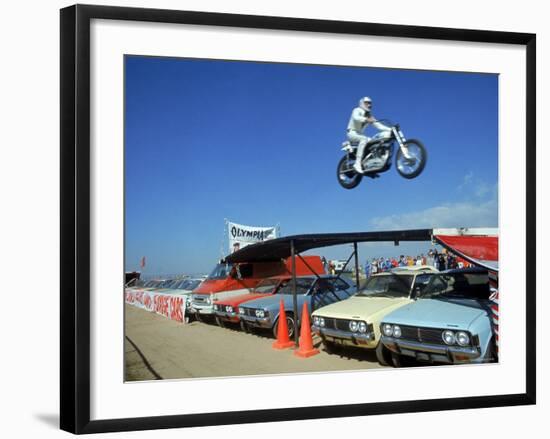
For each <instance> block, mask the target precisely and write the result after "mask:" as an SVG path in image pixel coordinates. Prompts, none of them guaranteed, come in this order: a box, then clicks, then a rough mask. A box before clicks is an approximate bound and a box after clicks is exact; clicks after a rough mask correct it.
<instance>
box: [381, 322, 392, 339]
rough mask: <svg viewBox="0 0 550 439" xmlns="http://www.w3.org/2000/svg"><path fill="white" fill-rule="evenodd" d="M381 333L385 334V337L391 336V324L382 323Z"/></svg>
mask: <svg viewBox="0 0 550 439" xmlns="http://www.w3.org/2000/svg"><path fill="white" fill-rule="evenodd" d="M382 333H383V334H384V335H385V336H386V337H391V336H392V334H393V326H392V325H390V324H389V323H384V324H383V325H382Z"/></svg>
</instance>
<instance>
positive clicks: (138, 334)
mask: <svg viewBox="0 0 550 439" xmlns="http://www.w3.org/2000/svg"><path fill="white" fill-rule="evenodd" d="M273 342H274V340H273V339H272V338H270V337H268V334H267V333H265V334H262V333H257V334H247V333H244V332H242V331H240V330H238V329H237V327H235V328H234V329H231V328H226V329H224V328H220V327H218V326H217V325H215V324H207V323H201V322H192V323H189V324H182V323H178V322H175V321H172V320H169V319H167V318H165V317H162V316H160V315H157V314H154V313H151V312H148V311H145V310H142V309H139V308H136V307H134V306H131V305H126V339H125V363H126V370H125V376H126V380H127V381H140V380H155V379H175V378H198V377H220V376H243V375H259V374H275V373H293V372H319V371H336V370H359V369H375V368H380V367H382V366H381V365H380V364H378V362H377V361H376V356H375V354H374V352H370V351H367V350H364V349H354V348H346V349H342V350H340V351H339V352H338V353H337V354H329V353H327V352H325V351H324V350H323V347H322V345H321V342H320V340H319V339H316V338H314V340H313V342H314V345H315V346H316V347H317V348H319V349H320V351H321V352H320V354H318V355H315V356H313V357H310V358H307V359H303V358H299V357H296V356H295V355H293V352H292V349H287V350H283V351H280V350H275V349H273V348H272V347H271V344H272V343H273Z"/></svg>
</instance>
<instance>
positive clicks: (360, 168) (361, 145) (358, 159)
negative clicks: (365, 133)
mask: <svg viewBox="0 0 550 439" xmlns="http://www.w3.org/2000/svg"><path fill="white" fill-rule="evenodd" d="M365 146H367V144H366V142H365V143H363V142H360V143H359V145H358V146H357V154H356V156H355V163H354V164H353V169H355V171H356V172H357V173H359V174H362V173H363V166H361V159H362V158H363V153H364V152H365Z"/></svg>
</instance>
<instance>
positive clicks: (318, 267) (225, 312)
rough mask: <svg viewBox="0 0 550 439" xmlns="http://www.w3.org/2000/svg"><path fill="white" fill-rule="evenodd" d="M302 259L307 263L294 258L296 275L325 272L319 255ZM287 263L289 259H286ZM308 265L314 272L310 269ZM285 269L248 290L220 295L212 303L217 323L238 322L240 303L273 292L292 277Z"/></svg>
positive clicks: (221, 324)
mask: <svg viewBox="0 0 550 439" xmlns="http://www.w3.org/2000/svg"><path fill="white" fill-rule="evenodd" d="M304 259H305V261H306V262H307V265H306V264H305V263H304V262H303V261H301V260H300V259H297V260H296V276H306V275H312V274H318V275H321V274H325V267H324V264H323V262H322V260H321V257H320V256H313V255H310V256H304ZM287 265H289V261H287ZM308 265H309V267H308ZM310 267H311V269H313V270H314V271H315V273H314V272H312V271H311V269H310ZM285 271H286V273H284V274H280V275H277V276H270V277H266V278H264V279H262V280H260V281H259V283H258V284H257V285H256V286H254V287H252V288H251V289H250V291H249V292H246V293H244V294H238V295H234V296H226V297H220V298H219V299H218V300H216V301H215V302H214V305H213V313H214V316H215V318H216V322H217V323H218V325H220V326H222V327H223V326H224V323H225V322H231V323H238V322H239V321H240V319H239V314H238V313H237V308H238V306H239V305H240V304H241V303H244V302H247V301H249V300H253V299H258V298H260V297H264V296H266V295H271V294H275V293H276V292H277V290H278V289H279V288H280V287H281V286H282V285H284V284H286V283H287V282H288V281H289V280H290V279H291V278H292V277H291V275H290V270H289V269H287V270H285Z"/></svg>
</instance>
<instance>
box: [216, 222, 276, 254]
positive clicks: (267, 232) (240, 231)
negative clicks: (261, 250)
mask: <svg viewBox="0 0 550 439" xmlns="http://www.w3.org/2000/svg"><path fill="white" fill-rule="evenodd" d="M227 234H228V236H229V251H230V252H231V253H232V252H234V251H237V250H239V249H241V248H244V247H246V246H247V245H250V244H254V243H256V242H262V241H267V240H268V239H275V238H277V227H276V226H275V227H254V226H244V225H242V224H237V223H232V222H230V221H227Z"/></svg>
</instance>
